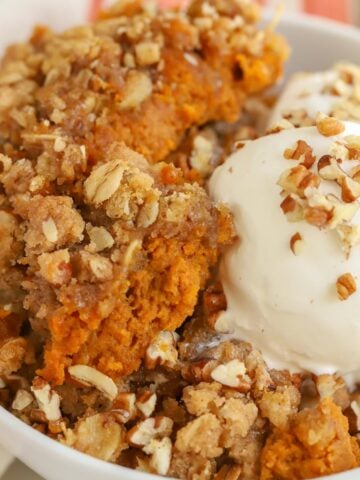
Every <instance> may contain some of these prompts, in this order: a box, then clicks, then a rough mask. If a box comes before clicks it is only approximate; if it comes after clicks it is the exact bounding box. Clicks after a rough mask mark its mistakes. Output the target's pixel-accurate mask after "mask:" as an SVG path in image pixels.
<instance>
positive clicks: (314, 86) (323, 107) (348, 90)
mask: <svg viewBox="0 0 360 480" xmlns="http://www.w3.org/2000/svg"><path fill="white" fill-rule="evenodd" d="M318 112H322V113H325V114H328V115H332V116H336V117H337V118H340V119H343V120H351V121H358V122H360V67H359V66H357V65H354V64H350V63H339V64H338V65H336V66H334V67H333V68H332V69H331V70H327V71H324V72H315V73H296V74H295V75H293V76H292V77H291V78H290V80H289V81H288V82H287V84H286V86H285V88H284V91H283V92H282V94H281V96H280V97H279V100H278V102H277V104H276V105H275V108H274V110H273V112H272V114H271V116H270V119H269V123H268V126H269V127H271V126H272V125H274V124H276V123H278V122H279V121H281V119H283V118H284V117H290V120H291V121H293V120H295V123H297V124H298V125H300V126H308V125H311V123H312V122H311V121H312V120H314V119H315V117H316V114H317V113H318ZM304 114H306V117H304Z"/></svg>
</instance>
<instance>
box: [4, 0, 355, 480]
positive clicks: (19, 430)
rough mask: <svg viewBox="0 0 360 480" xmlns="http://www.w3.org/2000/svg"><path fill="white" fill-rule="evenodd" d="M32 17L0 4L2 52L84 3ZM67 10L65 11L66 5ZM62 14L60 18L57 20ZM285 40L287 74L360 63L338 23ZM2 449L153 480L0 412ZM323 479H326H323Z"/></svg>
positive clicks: (67, 0)
mask: <svg viewBox="0 0 360 480" xmlns="http://www.w3.org/2000/svg"><path fill="white" fill-rule="evenodd" d="M16 3H17V5H19V6H20V5H21V7H24V9H25V11H27V12H29V6H30V5H31V9H30V10H31V12H30V13H31V14H30V15H20V16H19V12H23V10H22V8H18V7H16V8H15V7H13V6H12V3H10V1H9V0H6V1H5V0H3V1H2V2H1V3H0V32H1V34H0V48H1V47H2V46H3V45H4V32H6V39H7V40H8V39H11V40H16V39H18V38H19V36H18V34H19V35H21V36H22V37H24V36H25V35H27V33H28V32H29V31H30V26H31V24H33V23H36V22H38V23H39V21H42V22H46V23H51V24H53V25H54V26H55V27H57V26H61V27H63V26H66V25H67V24H68V23H70V22H69V21H68V8H67V7H69V8H71V10H73V9H74V5H76V9H75V10H76V12H75V13H74V14H73V15H71V19H72V21H74V20H75V21H79V19H81V18H82V17H83V16H84V14H85V13H84V12H85V10H86V7H85V3H86V2H85V0H77V1H76V2H73V0H62V1H61V2H55V1H53V0H52V1H50V0H47V1H46V2H45V3H46V8H45V10H44V0H32V1H31V2H28V0H17V2H16ZM65 5H66V6H65ZM61 12H63V13H62V15H61ZM279 29H280V30H281V31H282V32H283V33H284V34H285V35H286V37H287V38H288V40H289V43H290V45H291V46H292V49H293V53H292V57H291V60H290V61H289V63H288V66H287V74H289V73H290V72H294V71H299V70H308V71H312V70H319V69H323V68H327V67H330V66H331V65H332V64H333V63H334V62H336V61H338V60H343V59H344V60H350V61H353V62H357V63H360V32H359V31H358V30H356V29H354V28H346V27H344V26H341V25H340V24H337V23H334V22H329V21H325V20H320V19H315V18H313V17H308V16H304V15H300V14H297V15H287V16H285V17H284V18H283V20H282V22H281V26H280V28H279ZM0 444H2V445H3V446H4V447H5V448H6V449H7V450H8V451H9V452H11V453H12V454H13V455H14V456H16V457H18V458H19V459H21V460H22V461H23V462H24V463H25V464H26V465H28V466H29V467H30V468H32V469H33V470H34V471H35V472H37V473H38V474H39V475H41V476H43V477H45V478H46V479H47V480H63V479H66V480H98V479H101V480H119V479H122V480H151V479H153V480H156V479H159V477H158V476H155V475H149V474H145V473H141V472H137V471H135V470H129V469H127V468H124V467H119V466H117V465H112V464H109V463H106V462H103V461H101V460H97V459H94V458H92V457H89V456H87V455H84V454H82V453H79V452H77V451H75V450H72V449H70V448H68V447H65V446H63V445H61V444H59V443H57V442H55V441H53V440H50V439H49V438H47V437H46V436H44V435H42V434H41V433H38V432H37V431H35V430H33V429H32V428H31V427H29V426H27V425H25V424H24V423H22V422H21V421H20V420H18V419H17V418H15V417H14V416H13V415H11V414H10V413H8V412H7V411H6V410H4V409H2V408H0ZM323 478H324V477H323ZM326 478H331V479H334V480H335V479H336V480H350V479H352V480H354V479H359V480H360V468H357V469H355V470H351V471H348V472H345V473H342V474H338V475H333V476H331V477H326Z"/></svg>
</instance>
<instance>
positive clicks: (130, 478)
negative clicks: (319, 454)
mask: <svg viewBox="0 0 360 480" xmlns="http://www.w3.org/2000/svg"><path fill="white" fill-rule="evenodd" d="M273 15H274V11H273V10H272V9H264V12H263V19H264V20H265V21H268V20H269V19H271V18H273ZM282 24H286V26H290V27H291V26H292V25H294V26H297V27H299V26H301V27H302V28H303V29H307V30H314V29H316V30H317V31H318V32H324V33H327V34H329V33H330V34H333V35H336V36H340V37H342V38H347V39H351V40H354V39H355V40H356V41H358V42H359V43H360V29H358V28H356V27H353V26H350V25H344V24H342V23H340V22H337V21H334V20H329V19H324V18H320V17H316V16H314V15H309V14H304V13H296V14H295V13H292V12H286V13H285V14H284V15H283V16H282V18H281V20H280V23H279V27H278V28H280V30H281V25H282ZM359 61H360V58H359ZM4 426H5V430H7V431H8V432H11V433H12V434H14V435H15V436H16V438H19V439H21V438H23V439H24V440H25V443H26V444H31V445H33V446H34V448H36V449H39V450H41V451H44V452H45V451H46V450H48V449H49V448H50V449H51V450H52V453H53V454H56V455H57V456H58V457H61V458H62V460H63V461H64V460H66V461H69V462H72V463H73V464H77V466H80V467H81V466H83V465H85V464H86V468H91V469H93V470H94V471H97V472H98V473H99V474H102V475H107V474H112V476H111V478H115V477H114V475H117V476H118V478H122V477H121V474H123V475H124V478H126V479H127V480H141V479H144V480H159V478H164V477H160V476H159V475H154V474H150V473H147V472H142V471H139V470H134V469H131V468H128V467H124V466H121V465H117V464H113V463H110V462H106V461H104V460H100V459H98V458H94V457H92V456H90V455H87V454H85V453H82V452H80V451H78V450H75V449H74V448H72V447H69V446H67V445H64V444H62V443H60V442H58V441H56V440H54V439H52V438H49V437H47V436H46V435H44V434H42V433H40V432H38V431H37V430H35V429H33V428H32V427H30V426H29V425H27V424H26V423H24V422H23V421H21V420H20V419H19V418H17V417H16V416H15V415H13V414H12V413H10V412H9V411H7V410H6V409H5V408H3V407H0V429H1V431H4ZM19 443H21V441H20V442H19ZM0 444H1V445H3V446H4V448H5V449H6V437H4V435H2V434H0ZM11 453H12V452H11ZM19 459H20V460H21V461H22V462H23V463H25V464H26V465H28V466H29V467H30V468H33V467H32V465H31V463H32V462H28V461H27V460H26V459H23V458H21V457H19ZM354 472H355V473H356V475H358V474H359V477H358V478H359V479H360V467H358V468H355V469H353V470H348V471H345V472H340V473H337V474H333V475H331V476H327V477H321V478H322V479H325V480H326V479H329V480H331V479H334V480H351V479H354V476H353V474H354ZM314 480H316V479H314Z"/></svg>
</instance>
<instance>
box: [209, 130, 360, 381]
mask: <svg viewBox="0 0 360 480" xmlns="http://www.w3.org/2000/svg"><path fill="white" fill-rule="evenodd" d="M344 125H346V129H345V131H344V132H343V133H341V134H339V135H337V136H331V137H325V136H323V135H321V134H320V133H319V131H318V130H317V128H316V127H307V128H297V129H295V128H293V129H289V130H283V131H281V132H279V133H275V134H272V135H268V136H265V137H262V138H259V139H257V140H254V141H249V142H246V143H245V145H244V146H243V148H241V149H240V150H238V151H236V152H235V153H234V154H233V155H231V156H230V157H229V158H228V159H227V161H226V162H225V163H224V164H223V165H222V166H220V167H218V168H217V170H216V171H215V173H214V174H213V176H212V178H211V180H210V184H209V189H210V193H211V195H212V197H213V198H214V199H215V200H217V201H219V202H225V203H227V204H228V205H229V207H230V209H231V210H232V213H233V215H234V222H235V228H236V231H237V233H238V237H239V238H238V240H237V242H236V244H235V245H233V246H232V247H231V248H230V249H229V250H228V251H227V253H225V255H224V257H223V259H222V262H221V265H220V276H221V281H222V284H223V287H224V292H225V295H226V299H227V310H226V311H225V312H223V313H221V314H220V316H219V318H218V320H217V323H216V328H217V330H218V331H222V332H229V333H231V334H232V335H233V336H234V337H235V338H239V339H244V340H247V341H250V342H251V343H252V344H253V345H254V346H255V347H257V348H259V349H260V350H261V351H262V353H263V355H264V357H265V359H266V360H267V361H268V363H269V364H270V366H272V367H274V368H286V369H290V370H292V371H299V370H309V371H311V372H314V373H316V374H320V373H333V372H339V373H341V374H345V373H348V372H355V371H357V370H360V210H359V206H360V204H359V200H358V198H359V197H360V184H358V183H357V181H356V179H357V178H358V177H357V176H356V172H357V170H356V168H355V167H357V166H359V165H360V156H359V158H358V159H357V160H356V159H352V160H347V157H348V154H349V152H350V150H351V148H352V150H351V152H352V153H351V154H350V156H351V157H354V156H355V158H356V155H355V153H354V152H355V151H357V152H358V153H359V150H356V149H357V148H358V146H359V139H360V137H355V136H359V135H360V125H358V124H356V123H351V122H347V123H345V124H344ZM349 136H351V137H349ZM299 140H301V141H302V146H304V142H306V144H307V145H308V147H310V151H311V149H313V150H312V151H311V153H310V155H309V154H308V153H309V152H308V153H307V154H306V155H304V154H302V155H299V152H298V155H296V153H295V154H292V152H293V151H294V150H296V146H299V144H298V143H297V142H298V141H299ZM350 144H351V145H352V146H351V148H350V146H349V145H350ZM308 147H307V148H308ZM308 149H309V148H308ZM285 150H287V152H286V153H285V156H287V157H288V158H287V159H286V158H284V151H285ZM300 150H301V149H300ZM324 155H330V157H323V156H324ZM294 156H295V157H296V156H298V157H299V156H300V158H299V159H298V160H296V159H292V158H291V157H294ZM331 156H333V157H334V158H338V159H340V158H342V159H343V161H342V162H341V163H340V165H339V162H340V161H339V162H337V161H336V160H334V159H332V158H331ZM304 159H305V160H304ZM306 159H307V160H306ZM320 159H321V162H320V163H319V160H320ZM314 160H315V163H314V164H313V166H312V167H311V168H310V167H309V170H306V168H305V167H302V166H300V167H299V164H300V163H301V162H305V164H306V163H307V162H308V166H309V164H311V162H312V161H314ZM326 166H328V167H329V166H330V168H327V169H326ZM295 167H298V169H295V171H297V170H299V171H300V172H302V174H304V172H305V174H306V175H307V174H308V173H309V172H312V173H313V175H310V176H308V177H306V178H305V179H304V180H303V182H302V183H300V181H299V179H297V181H298V183H296V182H295V183H294V182H293V180H294V178H293V177H294V175H292V176H291V175H289V172H293V170H292V169H293V168H295ZM320 167H321V170H320V172H319V174H318V168H320ZM322 168H324V170H323V169H322ZM354 168H355V169H354ZM318 175H319V176H318ZM350 175H351V176H353V177H354V178H355V180H352V178H351V177H350ZM279 182H280V184H281V186H280V185H279ZM292 182H293V183H292ZM319 182H320V183H319ZM294 185H295V187H294ZM339 185H342V187H341V188H340V186H339ZM345 186H347V187H349V188H350V190H351V192H352V194H353V196H354V198H350V199H349V196H348V195H347V193H349V192H347V191H346V189H345ZM343 189H344V190H343ZM342 195H343V196H344V198H345V199H346V202H347V203H346V202H345V201H343V200H342V199H341V196H342ZM289 199H290V200H291V201H292V200H295V203H296V209H297V210H296V209H293V208H292V209H290V210H291V212H290V213H289V212H287V208H285V204H286V202H288V201H289ZM293 203H294V202H293ZM291 213H292V215H291ZM295 213H296V215H295ZM319 226H320V227H321V228H319ZM345 274H350V278H352V279H353V282H354V284H355V288H356V284H357V289H358V290H357V291H355V292H352V291H348V293H349V296H348V298H346V299H345V298H343V299H340V297H339V294H341V293H344V292H343V291H342V289H341V288H339V286H340V287H341V285H340V283H339V282H338V279H339V278H342V276H343V275H345ZM345 283H346V282H345ZM345 293H346V287H345ZM345 297H346V295H345Z"/></svg>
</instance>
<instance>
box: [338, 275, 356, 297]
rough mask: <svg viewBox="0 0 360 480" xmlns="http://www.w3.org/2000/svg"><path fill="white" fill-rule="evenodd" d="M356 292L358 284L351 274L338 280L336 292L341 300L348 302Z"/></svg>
mask: <svg viewBox="0 0 360 480" xmlns="http://www.w3.org/2000/svg"><path fill="white" fill-rule="evenodd" d="M356 290H357V287H356V282H355V279H354V277H353V276H352V275H351V273H344V274H343V275H341V276H340V277H339V278H338V279H337V281H336V291H337V294H338V297H339V299H340V300H347V299H348V298H349V297H350V295H352V294H353V293H355V292H356Z"/></svg>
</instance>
